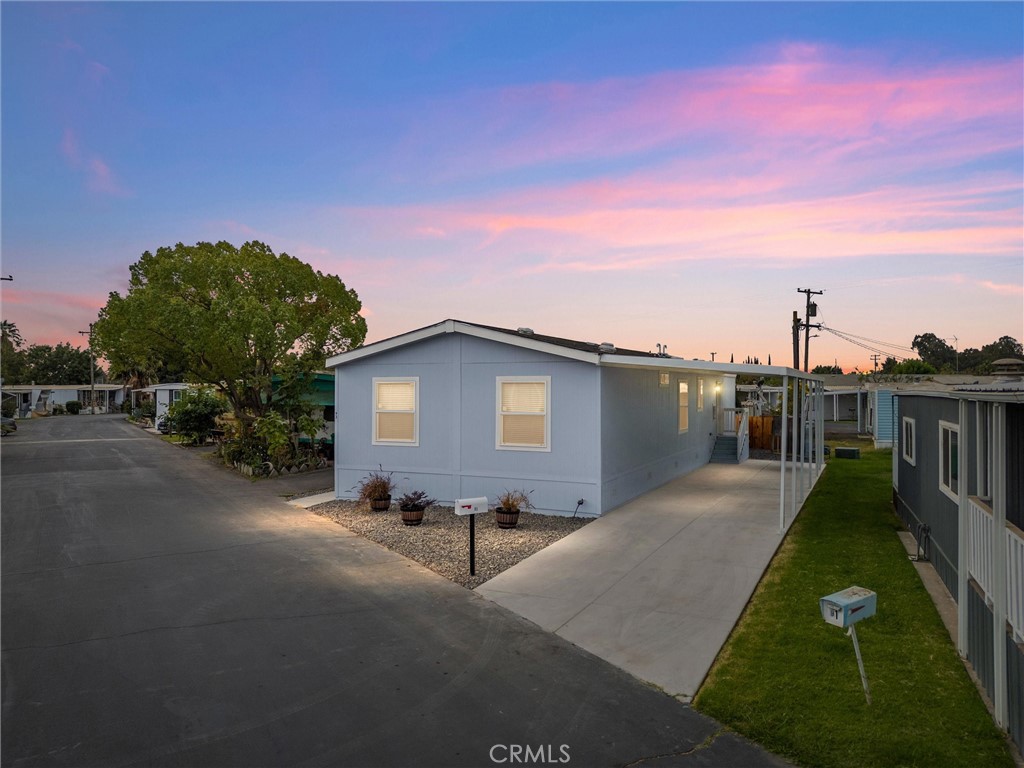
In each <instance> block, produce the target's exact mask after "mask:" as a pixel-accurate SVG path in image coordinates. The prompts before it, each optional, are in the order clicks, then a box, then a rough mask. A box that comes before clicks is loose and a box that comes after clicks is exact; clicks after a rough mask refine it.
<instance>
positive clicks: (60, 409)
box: [53, 403, 67, 416]
mask: <svg viewBox="0 0 1024 768" xmlns="http://www.w3.org/2000/svg"><path fill="white" fill-rule="evenodd" d="M65 413H67V409H66V408H65V407H64V406H63V405H61V404H60V403H54V404H53V415H54V416H63V415H64V414H65Z"/></svg>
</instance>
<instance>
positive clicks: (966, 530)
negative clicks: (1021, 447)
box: [894, 398, 980, 659]
mask: <svg viewBox="0 0 1024 768" xmlns="http://www.w3.org/2000/svg"><path fill="white" fill-rule="evenodd" d="M960 435H961V436H962V437H961V439H962V440H963V441H964V445H967V443H968V441H967V439H966V438H967V401H966V400H964V399H963V398H961V399H960ZM979 436H980V432H979ZM900 445H901V450H902V434H901V440H900ZM894 449H895V448H894ZM963 455H964V456H966V455H967V454H966V451H964V452H963ZM965 475H966V473H961V478H964V477H965ZM958 507H959V508H958V511H957V550H958V551H957V556H956V559H957V565H956V585H957V590H956V591H957V599H956V622H957V623H956V650H957V653H959V654H960V656H961V658H964V659H966V658H967V653H968V646H969V639H968V632H967V620H968V613H967V595H968V592H967V590H969V589H970V586H969V585H968V583H967V578H968V563H969V562H970V558H969V557H968V552H969V547H970V538H969V537H970V525H969V520H968V514H969V512H968V507H967V483H965V482H962V481H961V483H960V498H959V505H958Z"/></svg>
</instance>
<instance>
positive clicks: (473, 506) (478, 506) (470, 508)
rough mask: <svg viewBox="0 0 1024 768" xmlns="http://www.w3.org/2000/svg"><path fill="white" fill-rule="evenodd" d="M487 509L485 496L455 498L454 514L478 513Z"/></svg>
mask: <svg viewBox="0 0 1024 768" xmlns="http://www.w3.org/2000/svg"><path fill="white" fill-rule="evenodd" d="M486 511H487V497H486V496H480V497H479V498H476V499H456V500H455V514H456V515H480V514H483V513H484V512H486Z"/></svg>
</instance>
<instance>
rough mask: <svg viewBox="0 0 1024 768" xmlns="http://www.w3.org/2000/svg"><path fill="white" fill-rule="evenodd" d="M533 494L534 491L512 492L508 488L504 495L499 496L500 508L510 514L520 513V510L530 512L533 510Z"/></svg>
mask: <svg viewBox="0 0 1024 768" xmlns="http://www.w3.org/2000/svg"><path fill="white" fill-rule="evenodd" d="M531 493H533V491H520V490H512V491H510V490H508V489H507V488H506V489H505V491H504V493H499V494H498V507H499V508H500V509H507V510H508V511H509V512H519V511H520V510H522V511H526V512H529V511H530V510H531V509H533V502H532V501H530V494H531Z"/></svg>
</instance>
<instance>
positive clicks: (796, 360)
mask: <svg viewBox="0 0 1024 768" xmlns="http://www.w3.org/2000/svg"><path fill="white" fill-rule="evenodd" d="M793 368H795V369H796V370H798V371H799V370H800V315H799V314H798V313H797V311H796V310H795V309H794V310H793Z"/></svg>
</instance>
